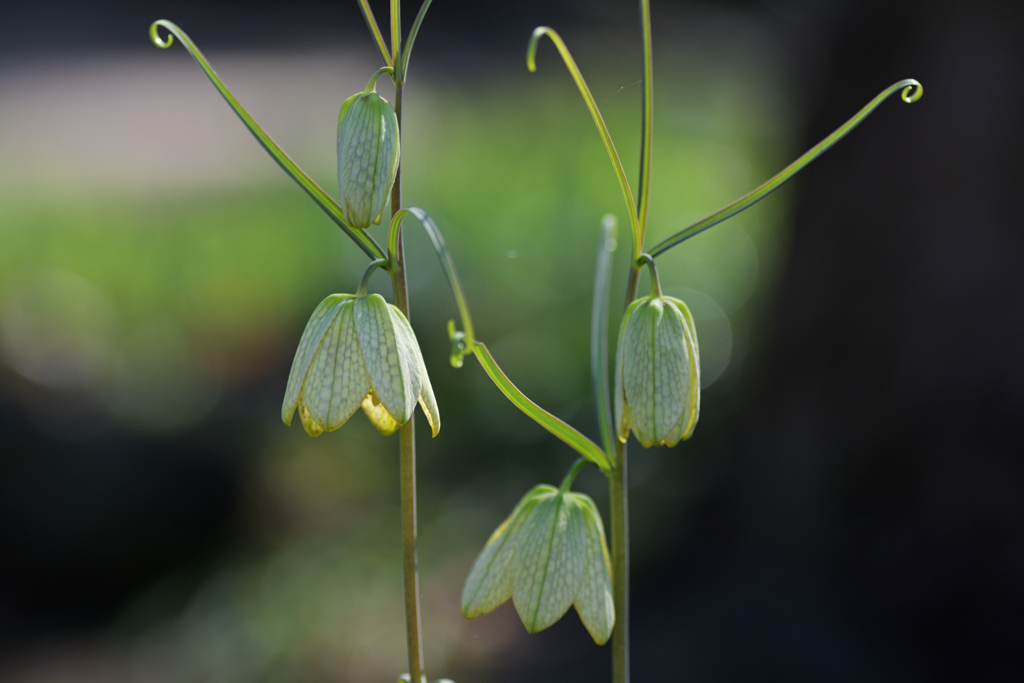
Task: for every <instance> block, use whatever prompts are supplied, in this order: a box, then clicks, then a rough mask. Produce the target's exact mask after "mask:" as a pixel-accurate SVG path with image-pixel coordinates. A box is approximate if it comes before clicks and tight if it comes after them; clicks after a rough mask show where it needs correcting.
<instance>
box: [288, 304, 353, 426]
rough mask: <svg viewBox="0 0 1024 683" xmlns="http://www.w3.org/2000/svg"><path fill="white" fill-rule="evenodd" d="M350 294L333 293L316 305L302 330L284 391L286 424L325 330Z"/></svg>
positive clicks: (290, 417) (296, 403) (295, 405)
mask: <svg viewBox="0 0 1024 683" xmlns="http://www.w3.org/2000/svg"><path fill="white" fill-rule="evenodd" d="M351 298H352V296H351V295H350V294H332V295H331V296H329V297H327V298H326V299H324V300H323V301H321V302H320V304H319V305H318V306H317V307H316V310H314V311H313V315H311V316H310V317H309V322H307V323H306V329H304V330H303V331H302V337H301V338H300V339H299V346H298V348H297V349H296V351H295V358H294V359H293V360H292V369H291V371H290V372H289V373H288V385H287V387H286V388H285V391H284V402H283V403H282V405H281V420H282V421H283V422H284V423H285V424H286V425H290V424H291V423H292V416H293V415H294V414H295V409H296V408H297V407H298V404H299V395H300V393H301V391H302V384H303V382H304V381H305V379H306V374H307V373H308V371H309V365H310V362H311V361H312V360H313V355H314V354H315V353H316V351H317V349H318V348H319V347H320V342H321V341H322V339H323V335H324V332H325V331H326V329H327V327H328V326H329V325H330V324H331V323H332V322H334V317H335V316H336V315H337V312H338V307H339V306H340V305H341V304H342V303H343V302H344V301H345V300H347V299H351Z"/></svg>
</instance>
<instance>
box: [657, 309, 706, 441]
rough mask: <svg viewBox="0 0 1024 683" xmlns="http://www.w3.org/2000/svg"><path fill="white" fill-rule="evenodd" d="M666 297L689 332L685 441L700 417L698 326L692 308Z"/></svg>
mask: <svg viewBox="0 0 1024 683" xmlns="http://www.w3.org/2000/svg"><path fill="white" fill-rule="evenodd" d="M665 298H666V299H668V300H669V301H671V302H672V303H674V304H675V305H676V308H677V309H678V310H679V315H680V316H681V317H682V320H683V328H684V329H685V330H686V333H687V349H688V351H689V363H690V384H689V392H688V396H687V399H686V411H685V412H684V414H683V418H682V420H681V427H682V429H681V438H682V440H683V441H685V440H686V439H689V438H690V436H691V435H692V434H693V428H694V427H696V426H697V419H698V418H699V417H700V349H699V347H698V345H697V326H696V325H695V324H694V322H693V314H692V313H690V309H689V307H688V306H687V305H686V304H685V303H683V302H682V301H680V300H679V299H676V298H674V297H665Z"/></svg>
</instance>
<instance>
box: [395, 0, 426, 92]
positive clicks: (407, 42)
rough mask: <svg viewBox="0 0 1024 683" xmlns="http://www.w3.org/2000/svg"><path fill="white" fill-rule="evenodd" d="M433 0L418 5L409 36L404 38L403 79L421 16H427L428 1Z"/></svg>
mask: <svg viewBox="0 0 1024 683" xmlns="http://www.w3.org/2000/svg"><path fill="white" fill-rule="evenodd" d="M431 2H433V0H423V4H422V5H420V11H419V12H417V13H416V19H415V20H414V21H413V22H412V28H411V29H410V30H409V36H408V37H407V38H406V39H405V47H404V48H403V49H402V78H403V79H405V75H406V74H407V73H408V72H409V55H410V54H412V46H413V43H415V42H416V36H417V35H419V32H420V25H421V24H422V23H423V17H425V16H427V10H428V9H430V3H431Z"/></svg>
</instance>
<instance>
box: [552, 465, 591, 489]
mask: <svg viewBox="0 0 1024 683" xmlns="http://www.w3.org/2000/svg"><path fill="white" fill-rule="evenodd" d="M589 464H590V462H589V461H588V460H587V459H586V458H576V462H574V463H573V464H572V467H570V468H569V472H568V474H566V475H565V478H564V479H562V484H561V486H559V487H558V490H559V492H560V493H569V490H570V489H571V488H572V483H573V481H575V480H576V475H577V474H579V473H580V470H582V469H583V468H584V467H586V466H587V465H589Z"/></svg>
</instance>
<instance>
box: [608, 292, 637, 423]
mask: <svg viewBox="0 0 1024 683" xmlns="http://www.w3.org/2000/svg"><path fill="white" fill-rule="evenodd" d="M640 303H641V301H640V300H637V301H634V302H633V303H631V304H630V305H629V307H628V308H627V309H626V313H625V315H623V316H622V323H621V324H620V325H619V343H618V345H617V348H616V350H615V377H614V378H613V382H614V386H613V388H612V390H613V391H614V392H615V404H614V405H615V431H616V435H617V436H618V438H619V441H623V442H624V441H625V440H626V437H628V436H629V426H630V417H629V408H628V407H627V406H626V405H625V402H624V400H623V399H624V393H623V392H624V391H625V390H624V388H623V384H622V370H623V366H624V362H623V357H624V356H625V348H626V345H625V344H624V343H623V338H624V337H625V333H626V326H627V325H628V324H629V320H630V318H631V317H632V316H633V313H634V311H636V307H637V306H639V305H640Z"/></svg>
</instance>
